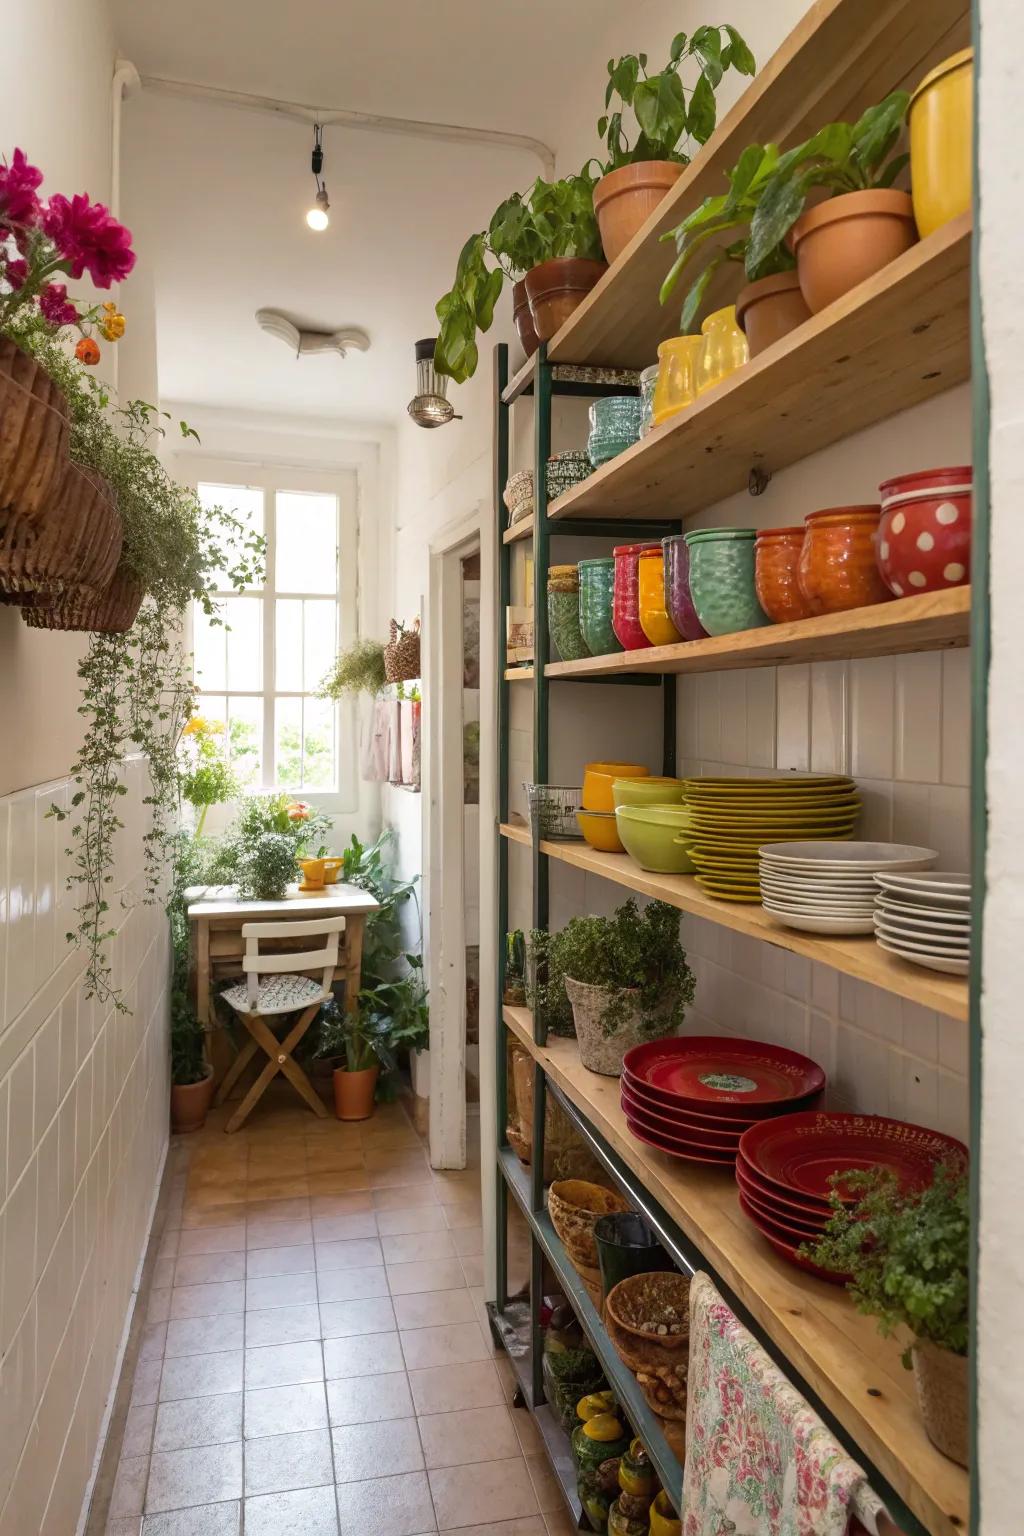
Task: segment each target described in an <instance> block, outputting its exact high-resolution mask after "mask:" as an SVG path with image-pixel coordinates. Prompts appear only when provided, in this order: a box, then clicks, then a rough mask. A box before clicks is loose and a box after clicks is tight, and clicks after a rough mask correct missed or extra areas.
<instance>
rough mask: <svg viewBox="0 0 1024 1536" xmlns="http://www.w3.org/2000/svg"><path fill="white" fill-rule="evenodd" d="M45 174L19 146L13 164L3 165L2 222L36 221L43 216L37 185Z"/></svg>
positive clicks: (0, 171)
mask: <svg viewBox="0 0 1024 1536" xmlns="http://www.w3.org/2000/svg"><path fill="white" fill-rule="evenodd" d="M42 180H43V173H42V171H39V170H37V169H36V167H35V166H34V165H29V163H28V160H27V159H26V158H25V151H24V150H23V149H16V150H15V151H14V156H13V158H12V160H11V163H10V165H3V164H0V224H4V225H7V224H35V222H36V220H37V219H38V217H39V199H38V198H37V197H36V188H37V187H38V186H40V185H41V183H42Z"/></svg>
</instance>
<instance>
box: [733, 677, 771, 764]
mask: <svg viewBox="0 0 1024 1536" xmlns="http://www.w3.org/2000/svg"><path fill="white" fill-rule="evenodd" d="M738 675H742V676H743V677H744V678H745V679H746V707H747V748H746V754H745V756H744V758H743V761H744V762H745V763H748V764H749V765H750V767H751V768H774V766H775V695H776V682H775V668H773V667H754V668H752V669H751V670H750V671H749V672H745V673H743V674H738Z"/></svg>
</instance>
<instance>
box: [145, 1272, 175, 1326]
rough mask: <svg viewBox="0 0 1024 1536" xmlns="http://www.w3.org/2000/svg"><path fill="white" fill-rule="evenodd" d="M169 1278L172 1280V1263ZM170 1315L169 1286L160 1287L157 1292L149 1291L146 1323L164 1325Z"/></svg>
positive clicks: (155, 1290)
mask: <svg viewBox="0 0 1024 1536" xmlns="http://www.w3.org/2000/svg"><path fill="white" fill-rule="evenodd" d="M169 1278H170V1279H171V1280H173V1279H174V1267H173V1262H172V1266H171V1273H170V1276H169ZM170 1315H171V1288H170V1286H169V1285H166V1286H161V1287H160V1288H159V1289H158V1290H157V1289H154V1290H151V1291H150V1293H149V1301H148V1303H147V1305H146V1322H147V1324H149V1323H166V1321H167V1319H168V1318H169V1317H170Z"/></svg>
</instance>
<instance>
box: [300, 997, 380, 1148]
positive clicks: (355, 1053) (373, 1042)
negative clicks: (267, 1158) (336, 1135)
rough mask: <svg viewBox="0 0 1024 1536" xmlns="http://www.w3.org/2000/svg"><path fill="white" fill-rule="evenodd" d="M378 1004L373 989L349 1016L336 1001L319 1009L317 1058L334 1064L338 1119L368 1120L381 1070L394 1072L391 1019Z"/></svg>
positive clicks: (359, 999)
mask: <svg viewBox="0 0 1024 1536" xmlns="http://www.w3.org/2000/svg"><path fill="white" fill-rule="evenodd" d="M377 1003H378V999H377V998H376V995H375V992H374V990H373V989H365V990H364V991H362V992H360V994H359V997H358V999H357V1007H356V1008H355V1009H354V1010H353V1011H352V1012H350V1013H342V1011H341V1009H340V1008H339V1007H338V1005H337V1003H336V1002H334V1001H333V999H332V1001H331V1002H329V1003H325V1004H324V1006H323V1008H322V1009H321V1010H320V1040H319V1044H318V1046H317V1055H318V1056H322V1057H326V1058H327V1059H328V1060H330V1061H332V1062H333V1063H334V1071H333V1074H332V1075H333V1083H334V1110H335V1114H336V1115H337V1117H338V1119H339V1120H368V1119H369V1118H370V1116H371V1115H372V1114H373V1104H374V1095H375V1094H376V1091H377V1079H378V1077H379V1076H380V1069H381V1067H382V1066H383V1067H384V1069H385V1070H386V1071H391V1070H393V1068H394V1065H395V1059H394V1055H393V1053H392V1050H391V1027H390V1019H389V1017H388V1015H387V1014H386V1013H385V1012H383V1011H382V1010H381V1009H380V1008H379V1007H378V1006H377Z"/></svg>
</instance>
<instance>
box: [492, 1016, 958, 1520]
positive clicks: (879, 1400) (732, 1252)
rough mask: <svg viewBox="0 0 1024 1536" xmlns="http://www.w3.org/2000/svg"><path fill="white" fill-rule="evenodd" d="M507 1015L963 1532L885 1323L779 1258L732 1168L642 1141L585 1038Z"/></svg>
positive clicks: (789, 1345)
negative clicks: (589, 1060)
mask: <svg viewBox="0 0 1024 1536" xmlns="http://www.w3.org/2000/svg"><path fill="white" fill-rule="evenodd" d="M503 1017H504V1020H505V1023H506V1024H507V1025H508V1027H509V1028H510V1029H511V1030H512V1032H513V1033H514V1034H515V1036H516V1038H517V1039H518V1040H519V1041H520V1043H521V1044H522V1045H524V1046H525V1048H526V1049H527V1051H529V1053H530V1054H531V1055H532V1056H533V1057H534V1058H535V1059H536V1060H537V1061H539V1062H540V1063H541V1065H542V1066H543V1068H544V1070H545V1071H546V1072H547V1073H548V1074H549V1076H550V1077H551V1078H552V1079H553V1080H554V1082H555V1083H556V1084H557V1085H558V1087H559V1088H561V1090H562V1092H563V1093H564V1094H565V1095H566V1096H567V1098H569V1099H570V1100H571V1101H572V1103H573V1104H575V1105H576V1106H577V1108H578V1109H579V1110H580V1111H581V1112H582V1113H583V1115H585V1117H586V1118H587V1120H589V1121H590V1123H591V1124H592V1125H593V1126H594V1128H595V1130H597V1131H598V1132H599V1134H600V1135H601V1136H602V1137H604V1139H605V1141H607V1142H608V1143H609V1145H610V1146H611V1147H612V1148H613V1149H614V1151H615V1152H617V1153H618V1155H619V1157H620V1158H621V1159H622V1161H623V1162H624V1163H625V1164H626V1165H627V1166H628V1167H629V1168H630V1169H632V1171H633V1173H634V1174H635V1175H636V1176H637V1178H638V1179H639V1180H640V1182H641V1183H642V1184H643V1186H644V1188H645V1189H647V1190H649V1191H650V1193H651V1194H652V1195H653V1197H654V1198H655V1199H656V1200H657V1201H658V1203H659V1204H660V1205H661V1206H662V1207H663V1208H664V1210H665V1213H666V1215H667V1216H668V1217H669V1218H670V1219H671V1220H672V1221H674V1222H675V1224H676V1226H678V1227H679V1228H680V1229H681V1230H682V1231H683V1232H684V1233H685V1234H686V1236H687V1237H688V1238H689V1240H690V1241H691V1242H692V1243H693V1244H694V1245H695V1246H696V1247H697V1248H698V1249H699V1250H700V1251H701V1252H702V1253H703V1254H704V1255H705V1256H706V1258H707V1260H708V1263H709V1264H710V1265H711V1266H712V1268H713V1269H714V1270H715V1271H716V1272H717V1274H719V1275H720V1276H721V1278H722V1280H723V1281H724V1282H725V1283H726V1284H727V1285H728V1286H730V1287H731V1288H732V1290H733V1291H734V1292H735V1293H736V1295H737V1297H738V1298H739V1299H740V1301H741V1302H742V1303H743V1305H744V1306H745V1307H746V1308H747V1309H748V1311H749V1312H750V1313H751V1315H752V1317H753V1318H754V1319H755V1320H756V1322H757V1323H758V1325H759V1326H760V1327H761V1328H762V1329H763V1330H764V1332H765V1334H766V1335H767V1337H768V1338H769V1339H770V1340H771V1341H772V1342H773V1343H774V1344H775V1345H776V1346H777V1347H778V1348H779V1349H780V1350H781V1351H782V1353H783V1354H784V1355H785V1356H786V1358H787V1359H788V1360H790V1361H792V1363H793V1366H794V1369H795V1370H797V1371H798V1372H799V1373H800V1375H801V1376H802V1377H803V1378H804V1380H805V1381H806V1382H807V1383H808V1385H809V1386H811V1387H812V1388H813V1390H814V1391H815V1392H816V1393H817V1395H818V1397H819V1398H820V1399H821V1401H822V1402H823V1403H824V1404H825V1405H826V1407H827V1408H828V1409H829V1410H830V1412H832V1413H833V1414H834V1415H835V1417H836V1419H837V1420H838V1422H839V1423H840V1424H841V1425H842V1426H843V1428H844V1429H845V1430H846V1431H847V1433H848V1434H849V1435H850V1436H851V1437H852V1438H853V1440H854V1441H855V1442H856V1443H857V1445H858V1446H861V1447H863V1450H864V1454H865V1456H867V1457H868V1459H869V1460H870V1461H871V1462H872V1463H873V1464H874V1465H875V1466H876V1467H877V1468H878V1470H879V1471H880V1472H881V1473H882V1475H883V1476H884V1477H886V1478H887V1479H888V1481H889V1482H890V1483H891V1484H892V1486H893V1488H894V1489H895V1490H896V1492H897V1493H898V1494H899V1495H900V1497H901V1498H902V1499H903V1500H904V1502H905V1503H906V1504H907V1506H908V1508H909V1509H911V1510H912V1511H913V1512H914V1514H915V1515H916V1516H917V1517H918V1519H919V1520H921V1521H922V1523H923V1524H924V1525H925V1526H926V1528H927V1529H928V1531H929V1532H931V1533H932V1536H964V1533H965V1532H966V1530H967V1523H968V1478H967V1474H966V1472H965V1471H964V1470H963V1469H962V1468H960V1467H958V1466H956V1465H955V1464H954V1463H953V1462H951V1461H949V1460H947V1458H946V1457H945V1456H943V1455H942V1454H941V1453H940V1452H939V1451H937V1450H936V1449H935V1448H934V1446H932V1444H931V1442H930V1441H929V1440H928V1438H927V1436H926V1435H925V1432H924V1428H923V1426H922V1423H921V1414H920V1410H919V1408H918V1406H917V1400H916V1396H915V1392H914V1383H913V1377H912V1376H911V1374H910V1372H908V1371H905V1370H904V1369H903V1366H902V1365H901V1363H900V1351H901V1347H902V1346H901V1344H900V1343H899V1342H897V1341H896V1340H892V1339H883V1338H882V1337H881V1336H880V1335H879V1333H878V1330H877V1328H876V1325H875V1322H874V1319H872V1318H867V1317H862V1316H861V1315H860V1314H859V1313H858V1312H857V1311H856V1310H855V1308H854V1306H853V1304H852V1302H851V1301H850V1300H849V1298H848V1297H847V1295H846V1293H845V1291H844V1290H842V1289H841V1288H840V1287H838V1286H833V1285H828V1284H826V1282H825V1281H823V1280H817V1279H815V1278H814V1277H813V1276H812V1275H807V1274H804V1273H803V1272H801V1271H800V1270H797V1269H795V1268H794V1267H793V1265H791V1264H787V1263H786V1262H785V1260H783V1259H781V1258H779V1257H778V1256H777V1255H776V1254H775V1253H774V1252H773V1251H772V1249H771V1248H770V1247H769V1246H768V1244H767V1243H765V1242H764V1241H763V1239H762V1238H761V1236H760V1234H759V1233H758V1232H757V1230H756V1228H755V1227H753V1226H752V1225H751V1223H750V1222H749V1221H747V1219H746V1217H745V1216H744V1215H743V1213H742V1211H741V1210H740V1207H739V1201H738V1199H737V1196H736V1185H735V1182H734V1180H733V1178H732V1176H731V1174H730V1173H729V1172H728V1171H727V1170H718V1169H713V1168H705V1167H701V1166H699V1165H698V1164H696V1163H686V1162H683V1161H681V1160H680V1159H677V1158H671V1157H668V1156H666V1155H665V1154H663V1153H659V1152H657V1151H655V1150H654V1149H653V1148H651V1147H647V1146H645V1145H643V1144H642V1143H640V1142H637V1141H635V1140H634V1138H633V1137H632V1136H631V1135H630V1133H629V1130H628V1128H627V1126H626V1121H625V1116H624V1115H623V1113H622V1109H621V1107H620V1104H619V1085H618V1081H617V1080H616V1079H615V1078H609V1077H602V1076H599V1075H598V1074H597V1073H594V1072H588V1071H587V1069H586V1068H585V1067H584V1066H583V1064H582V1062H581V1061H580V1058H579V1051H578V1049H577V1047H576V1043H575V1041H572V1040H562V1039H556V1038H555V1037H551V1038H549V1040H548V1043H547V1045H545V1046H538V1045H536V1044H535V1043H534V1040H533V1021H532V1018H531V1015H530V1013H529V1012H528V1010H526V1009H525V1008H508V1007H506V1008H504V1009H503Z"/></svg>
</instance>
